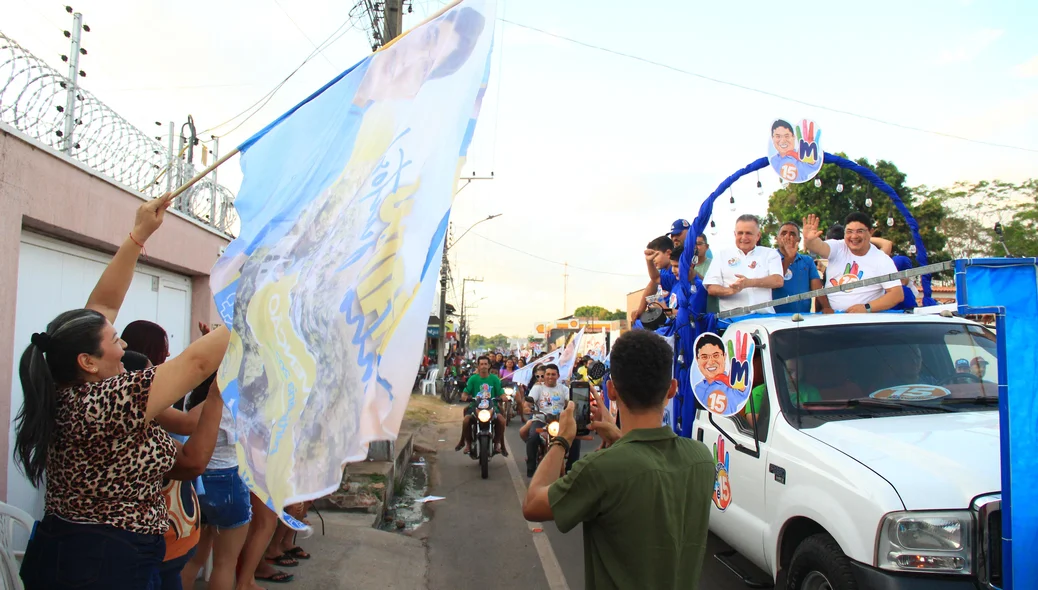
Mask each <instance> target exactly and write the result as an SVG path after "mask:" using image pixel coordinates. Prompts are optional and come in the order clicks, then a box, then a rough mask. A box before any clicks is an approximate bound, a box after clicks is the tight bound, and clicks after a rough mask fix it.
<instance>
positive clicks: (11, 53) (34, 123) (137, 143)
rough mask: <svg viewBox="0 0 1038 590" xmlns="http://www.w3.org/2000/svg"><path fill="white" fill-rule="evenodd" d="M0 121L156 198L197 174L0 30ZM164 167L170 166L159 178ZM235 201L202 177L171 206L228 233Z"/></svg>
mask: <svg viewBox="0 0 1038 590" xmlns="http://www.w3.org/2000/svg"><path fill="white" fill-rule="evenodd" d="M69 92H74V93H75V95H74V97H72V98H73V99H74V102H73V101H69V100H68V99H69V98H70V97H69ZM67 104H74V105H75V108H74V110H73V112H74V119H73V120H72V121H68V119H69V115H68V113H67V106H66V105H67ZM0 122H3V123H6V124H8V125H10V126H12V127H14V128H15V129H17V130H19V131H20V132H22V133H24V134H26V135H28V136H29V137H31V138H33V139H35V140H36V141H39V142H40V143H42V144H44V145H46V146H48V147H51V148H53V149H55V150H57V151H60V152H63V153H65V154H67V155H68V156H69V157H71V158H74V159H76V160H78V161H79V162H81V163H83V164H84V165H86V166H87V167H89V168H91V169H93V170H94V171H96V172H97V173H99V174H100V175H102V176H106V177H108V178H110V179H111V180H113V181H115V182H117V183H119V184H122V185H124V186H127V187H129V188H131V189H133V190H135V191H137V192H139V193H141V194H142V195H145V196H150V197H155V196H158V195H160V194H162V193H164V192H166V191H167V190H168V185H169V184H170V183H171V182H176V181H178V180H180V181H183V182H186V181H187V180H188V179H190V178H192V177H193V176H194V175H195V174H196V170H195V168H194V166H191V165H190V164H188V163H187V162H184V161H183V160H181V159H179V158H177V157H175V154H173V153H171V150H170V149H169V148H168V147H167V146H164V145H162V144H161V143H159V142H158V141H156V140H155V139H154V138H153V137H151V136H149V135H148V134H146V133H144V132H143V131H141V130H140V129H138V128H137V127H134V126H133V125H132V124H131V123H130V122H129V121H127V120H126V119H124V118H122V117H121V116H119V114H118V113H116V112H115V111H114V110H112V109H111V108H110V107H109V106H108V105H106V104H104V103H103V102H101V100H100V99H98V98H97V97H96V96H94V95H93V94H91V93H90V92H89V91H87V90H85V89H83V88H81V87H76V85H75V84H73V83H72V82H71V81H70V80H69V79H68V78H67V77H65V76H63V75H62V74H61V73H59V72H58V71H57V70H55V69H54V68H52V67H50V66H49V65H47V63H46V62H44V61H43V60H41V59H40V58H38V57H36V56H35V55H33V54H32V53H30V52H29V51H28V50H27V49H25V48H24V47H22V46H20V45H18V43H17V42H15V41H14V40H13V39H11V38H10V37H7V36H6V35H4V34H3V32H0ZM66 123H71V126H70V127H68V128H71V129H72V133H71V134H67V133H66V129H67V127H66ZM67 135H68V136H67ZM66 136H67V137H66ZM167 168H168V169H169V170H170V172H167V173H166V174H165V175H163V177H162V179H161V180H159V181H158V182H156V178H158V177H159V175H160V174H161V173H162V172H163V170H166V169H167ZM167 177H169V179H168V180H167ZM233 202H234V193H232V192H231V191H230V190H229V189H228V188H226V187H224V186H222V185H220V184H217V183H215V182H213V181H212V180H210V179H208V178H207V179H204V180H202V181H200V182H198V183H197V184H196V185H194V186H193V187H191V188H190V189H188V190H187V191H185V192H184V193H183V194H182V195H181V196H180V197H178V198H177V202H176V203H175V208H176V209H177V210H179V211H181V212H182V213H184V214H186V215H188V216H190V217H193V218H195V219H197V220H199V221H201V222H202V223H205V224H207V225H210V226H212V227H214V228H216V229H219V230H221V231H223V232H225V233H231V231H232V228H234V227H235V226H236V223H237V219H238V217H237V214H236V212H235V211H234V207H233V206H232V203H233Z"/></svg>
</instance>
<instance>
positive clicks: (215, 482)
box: [198, 467, 252, 529]
mask: <svg viewBox="0 0 1038 590" xmlns="http://www.w3.org/2000/svg"><path fill="white" fill-rule="evenodd" d="M202 485H203V486H204V487H205V493H204V494H202V495H201V496H199V497H198V504H199V507H200V508H201V509H202V524H207V525H209V526H212V527H216V528H217V529H236V528H238V527H240V526H242V525H244V524H248V523H249V521H251V520H252V504H251V502H250V501H249V488H248V487H246V486H245V482H244V481H242V479H241V477H240V476H239V475H238V468H237V467H229V468H227V469H207V470H206V472H205V473H203V474H202Z"/></svg>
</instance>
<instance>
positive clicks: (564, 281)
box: [562, 262, 569, 317]
mask: <svg viewBox="0 0 1038 590" xmlns="http://www.w3.org/2000/svg"><path fill="white" fill-rule="evenodd" d="M562 268H563V271H562V317H566V313H567V311H566V310H568V309H569V304H568V303H569V302H568V301H566V295H567V293H566V291H567V290H568V289H569V263H568V262H564V263H562Z"/></svg>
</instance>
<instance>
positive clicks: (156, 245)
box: [0, 129, 228, 500]
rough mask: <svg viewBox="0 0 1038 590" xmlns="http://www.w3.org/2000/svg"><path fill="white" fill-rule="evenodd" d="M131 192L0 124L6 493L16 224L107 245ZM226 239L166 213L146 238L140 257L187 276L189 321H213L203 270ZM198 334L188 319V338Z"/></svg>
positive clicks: (123, 231)
mask: <svg viewBox="0 0 1038 590" xmlns="http://www.w3.org/2000/svg"><path fill="white" fill-rule="evenodd" d="M141 202H142V201H141V198H140V197H139V196H137V195H136V194H135V193H131V192H128V191H127V190H125V189H123V188H121V187H119V186H117V185H115V184H112V183H110V182H109V181H107V180H104V179H103V178H100V177H97V176H94V175H93V174H91V173H89V172H87V171H85V170H84V169H83V168H81V167H80V166H79V165H77V164H75V163H71V162H69V161H67V160H65V159H63V158H62V157H61V156H58V155H55V154H53V153H52V152H50V151H49V150H47V149H44V148H42V147H37V146H36V145H34V144H32V143H30V142H29V140H26V139H24V138H22V137H21V136H18V135H13V134H11V133H8V132H7V131H6V130H4V129H0V498H3V499H4V500H6V499H7V464H8V461H10V457H11V451H10V449H9V448H8V438H9V433H8V432H7V430H8V425H9V424H10V421H11V412H12V411H17V408H11V407H10V406H11V392H10V386H9V385H8V384H9V383H11V378H12V371H14V370H16V369H15V367H14V366H13V363H12V359H13V358H14V348H15V343H14V325H15V303H16V294H17V289H18V285H17V282H18V250H19V244H20V240H19V238H20V235H21V230H22V228H23V227H26V228H32V229H33V230H34V231H39V232H41V233H47V234H50V235H52V236H54V237H57V238H60V239H64V240H67V241H69V242H74V243H77V244H80V245H83V246H87V247H90V248H94V249H97V250H101V251H105V252H108V253H114V252H115V250H116V249H117V248H118V246H119V245H120V244H122V242H123V240H124V239H125V238H126V235H127V233H128V232H129V231H130V229H131V228H132V226H133V218H134V212H135V211H136V210H137V208H138V207H139V206H140V204H141ZM227 243H228V240H227V239H226V238H224V237H222V236H221V235H219V234H216V233H214V232H212V231H210V230H208V229H205V228H204V227H202V226H201V225H200V224H198V223H195V222H193V221H191V220H188V219H185V218H182V217H179V216H177V215H167V217H166V220H165V222H164V223H163V225H162V228H161V229H160V230H159V231H158V232H156V234H155V235H154V236H152V237H151V239H150V240H148V244H147V251H148V260H147V262H148V264H151V265H154V266H157V267H161V268H165V269H168V270H171V271H174V272H178V273H181V274H185V275H188V276H190V277H192V281H191V285H192V293H191V318H192V321H195V320H199V319H208V320H209V322H210V323H212V322H215V321H218V317H219V316H218V315H217V314H216V310H215V306H214V305H213V300H212V297H211V295H210V292H209V284H208V274H209V270H210V269H211V268H212V266H213V264H214V263H215V262H216V259H217V257H218V256H219V252H220V249H221V248H222V247H224V246H226V245H227ZM198 336H199V332H198V328H197V327H195V326H193V327H192V330H191V339H192V340H194V339H195V338H197V337H198Z"/></svg>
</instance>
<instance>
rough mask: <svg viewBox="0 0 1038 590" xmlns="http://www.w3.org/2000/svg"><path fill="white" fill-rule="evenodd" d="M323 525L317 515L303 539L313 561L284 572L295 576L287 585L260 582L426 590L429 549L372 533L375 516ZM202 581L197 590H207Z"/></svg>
mask: <svg viewBox="0 0 1038 590" xmlns="http://www.w3.org/2000/svg"><path fill="white" fill-rule="evenodd" d="M321 514H322V515H323V516H324V524H325V534H324V536H322V535H321V519H320V518H318V517H317V514H316V513H313V512H311V513H310V515H309V517H308V518H309V520H310V522H312V523H313V524H314V534H313V536H311V537H310V538H308V539H303V538H299V539H297V541H298V543H299V545H300V546H301V547H303V548H304V549H306V550H307V551H308V552H309V553H310V555H311V556H313V557H312V558H311V559H310V560H300V562H299V567H286V568H278V569H280V570H281V571H283V572H285V573H289V574H292V575H294V576H295V578H293V580H292V581H291V582H289V583H287V584H276V583H271V582H259V584H260V586H262V587H263V588H286V589H289V588H291V589H292V590H339V589H347V588H350V589H352V588H364V589H371V588H393V589H394V590H412V589H413V590H424V589H425V587H426V582H425V575H426V549H425V544H424V543H423V542H422V541H421V540H419V539H415V538H411V537H408V536H405V535H400V534H396V533H387V532H384V531H380V530H378V529H375V528H372V524H373V520H374V517H375V515H374V514H356V513H348V512H322V513H321ZM207 586H208V584H206V583H204V582H202V581H199V582H197V583H196V584H195V588H196V590H206V589H207Z"/></svg>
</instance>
